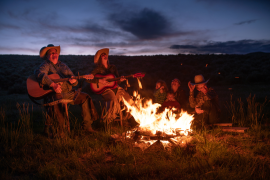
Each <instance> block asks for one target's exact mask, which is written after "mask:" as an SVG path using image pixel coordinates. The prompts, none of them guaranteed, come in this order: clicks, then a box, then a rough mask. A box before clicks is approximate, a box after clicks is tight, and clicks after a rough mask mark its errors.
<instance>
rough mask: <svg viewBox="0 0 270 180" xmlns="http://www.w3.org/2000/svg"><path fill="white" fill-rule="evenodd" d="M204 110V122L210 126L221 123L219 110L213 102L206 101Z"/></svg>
mask: <svg viewBox="0 0 270 180" xmlns="http://www.w3.org/2000/svg"><path fill="white" fill-rule="evenodd" d="M203 110H204V111H205V113H204V114H205V117H204V121H205V123H206V124H208V125H210V124H214V123H218V122H219V116H220V112H219V108H218V107H217V106H216V105H215V104H214V103H213V102H212V101H206V102H205V103H204V105H203Z"/></svg>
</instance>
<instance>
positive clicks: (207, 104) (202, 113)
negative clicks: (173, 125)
mask: <svg viewBox="0 0 270 180" xmlns="http://www.w3.org/2000/svg"><path fill="white" fill-rule="evenodd" d="M208 81H209V79H208V80H205V79H204V77H203V75H201V74H200V75H196V76H195V77H194V83H192V82H191V81H189V82H188V87H189V91H190V92H189V101H187V98H186V94H185V91H184V90H183V89H182V88H181V87H180V86H181V82H180V80H179V79H177V78H175V79H173V80H172V82H171V90H168V87H167V85H166V82H165V81H163V80H158V81H157V83H156V89H155V91H154V102H155V103H159V104H161V108H160V110H161V111H163V110H164V109H165V108H169V109H172V108H174V109H175V112H178V113H179V112H180V111H181V110H183V111H188V112H189V113H192V114H194V120H193V122H192V126H193V128H196V129H201V128H202V127H207V128H208V127H209V126H211V125H213V124H215V123H218V122H219V116H220V107H219V102H218V95H217V94H216V92H215V91H214V89H213V88H211V87H208V86H207V83H208ZM195 88H196V89H197V91H198V92H197V95H196V97H195V96H194V89H195Z"/></svg>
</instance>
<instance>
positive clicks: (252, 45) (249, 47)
mask: <svg viewBox="0 0 270 180" xmlns="http://www.w3.org/2000/svg"><path fill="white" fill-rule="evenodd" d="M170 49H177V50H181V51H185V52H187V51H188V52H190V53H199V54H200V53H202V54H204V53H226V54H247V53H251V52H270V40H240V41H226V42H208V43H206V44H205V45H194V44H193V45H172V46H170ZM180 53H181V52H180Z"/></svg>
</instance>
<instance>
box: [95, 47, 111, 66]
mask: <svg viewBox="0 0 270 180" xmlns="http://www.w3.org/2000/svg"><path fill="white" fill-rule="evenodd" d="M102 53H105V54H107V55H109V48H104V49H100V50H98V51H97V52H96V54H95V57H94V63H95V64H96V63H97V62H98V59H99V57H100V55H101V54H102Z"/></svg>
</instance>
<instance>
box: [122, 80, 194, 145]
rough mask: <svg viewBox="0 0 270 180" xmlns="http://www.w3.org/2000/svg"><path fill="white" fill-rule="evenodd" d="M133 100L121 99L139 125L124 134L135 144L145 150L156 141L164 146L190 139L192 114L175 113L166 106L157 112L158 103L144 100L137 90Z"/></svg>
mask: <svg viewBox="0 0 270 180" xmlns="http://www.w3.org/2000/svg"><path fill="white" fill-rule="evenodd" d="M138 82H139V85H141V84H140V81H138ZM133 100H134V103H132V104H130V103H129V102H127V101H125V100H124V99H123V101H124V104H125V106H126V109H127V111H128V112H130V113H131V115H132V116H133V117H134V119H135V120H136V122H137V123H138V124H139V125H138V127H136V128H134V129H133V130H130V131H127V132H126V133H125V135H124V136H125V138H128V139H133V140H134V141H135V146H137V147H140V148H141V149H142V150H145V149H147V148H148V147H150V146H152V145H153V144H157V143H158V144H162V145H163V147H164V148H166V147H168V146H170V145H172V144H173V145H176V144H177V145H180V146H183V145H186V144H187V143H189V142H190V141H191V139H192V138H191V137H190V136H189V134H190V133H191V132H192V129H191V128H190V126H191V122H192V120H193V115H190V114H188V113H187V112H184V111H181V112H178V113H175V110H176V109H167V108H166V109H165V110H164V111H163V112H158V108H159V107H160V106H161V105H160V104H157V103H153V102H152V100H144V99H143V98H141V96H140V94H138V93H137V92H134V93H133ZM122 136H123V135H122Z"/></svg>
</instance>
